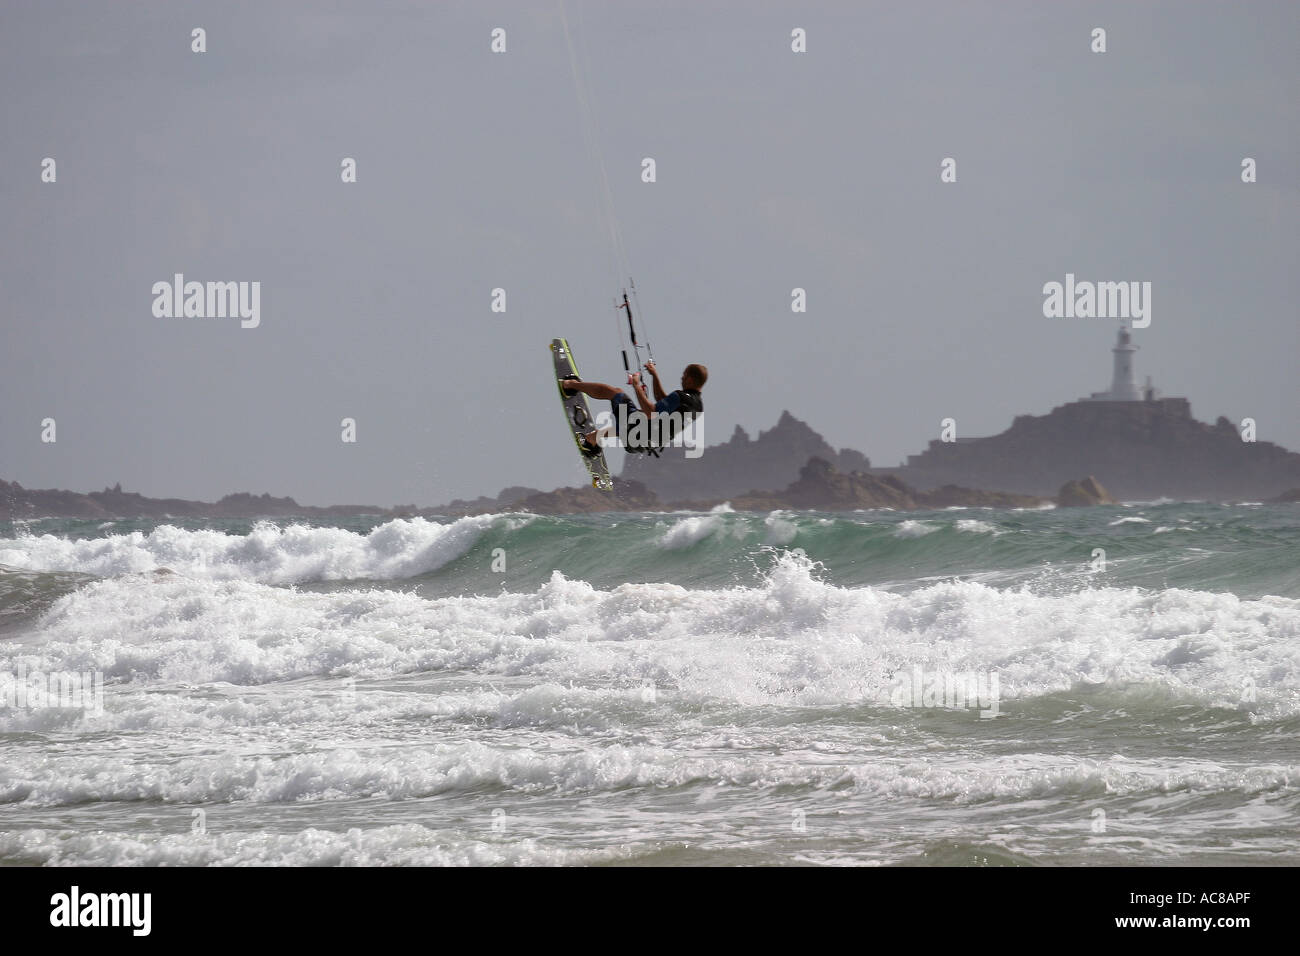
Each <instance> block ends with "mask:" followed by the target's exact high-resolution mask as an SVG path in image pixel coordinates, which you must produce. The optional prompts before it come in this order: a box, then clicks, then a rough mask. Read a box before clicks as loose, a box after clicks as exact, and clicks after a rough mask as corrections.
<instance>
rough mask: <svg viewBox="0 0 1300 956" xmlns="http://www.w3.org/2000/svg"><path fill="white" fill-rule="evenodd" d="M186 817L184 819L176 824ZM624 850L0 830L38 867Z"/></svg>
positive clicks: (422, 859)
mask: <svg viewBox="0 0 1300 956" xmlns="http://www.w3.org/2000/svg"><path fill="white" fill-rule="evenodd" d="M178 816H180V812H179V811H178ZM188 819H189V818H188V816H184V817H182V822H187V821H188ZM187 828H188V827H187ZM628 855H629V854H628V851H627V850H624V849H621V848H611V849H609V850H599V851H597V850H572V849H563V848H559V847H551V846H548V845H547V844H546V843H545V842H542V841H538V840H535V839H515V838H507V837H502V838H500V839H497V840H488V839H484V838H483V837H481V836H479V835H477V834H472V833H466V832H464V831H447V830H433V829H430V828H428V827H425V826H421V825H419V824H400V825H395V826H379V827H371V828H367V829H359V828H355V827H354V828H351V829H348V830H347V831H345V832H342V833H338V832H332V831H329V830H318V829H307V830H302V831H296V832H292V833H277V832H271V831H268V830H258V831H252V832H249V831H234V832H228V831H217V832H209V833H205V834H196V833H189V832H183V833H149V834H140V833H117V832H112V831H104V830H97V831H95V832H91V833H87V832H84V831H83V832H78V831H71V830H67V831H59V830H36V829H33V830H22V831H18V832H10V833H0V860H3V861H5V862H8V863H26V864H28V865H30V864H39V865H44V866H503V865H504V866H512V865H513V866H560V865H578V866H581V865H587V864H592V863H600V862H607V861H613V860H618V859H622V858H624V857H626V856H628Z"/></svg>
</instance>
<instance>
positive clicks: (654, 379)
mask: <svg viewBox="0 0 1300 956" xmlns="http://www.w3.org/2000/svg"><path fill="white" fill-rule="evenodd" d="M645 370H646V371H647V372H649V373H650V380H651V384H652V385H654V391H655V401H656V402H661V401H663V400H664V399H665V398H667V397H668V393H667V392H665V391H664V386H663V383H662V382H660V381H659V370H658V369H657V368H655V363H654V361H653V360H652V361H649V362H646V363H645Z"/></svg>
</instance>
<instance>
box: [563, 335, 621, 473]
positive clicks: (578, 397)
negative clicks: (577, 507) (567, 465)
mask: <svg viewBox="0 0 1300 956" xmlns="http://www.w3.org/2000/svg"><path fill="white" fill-rule="evenodd" d="M551 358H552V359H553V360H554V362H555V387H556V388H557V389H558V390H559V392H560V401H561V402H562V403H563V404H564V420H565V421H566V422H568V424H569V432H570V433H571V434H572V435H573V443H574V444H575V445H576V446H577V447H578V455H579V456H580V457H581V458H582V463H583V465H584V466H586V469H587V473H588V474H590V475H591V487H593V488H599V489H600V490H601V491H611V490H612V489H613V487H614V479H613V478H611V477H610V476H609V466H608V465H607V464H605V453H604V452H603V451H602V452H601V453H600V454H599V455H593V456H591V457H588V456H586V455H584V454H583V453H582V436H583V435H585V434H587V433H588V432H589V431H591V430H592V429H594V428H595V427H596V420H595V419H594V418H592V417H591V410H590V409H589V408H588V407H587V396H586V395H584V394H582V392H574V393H573V394H572V395H565V394H564V387H563V386H562V385H560V380H561V379H563V378H564V376H566V375H577V374H578V366H577V363H575V362H574V361H573V352H572V350H571V349H570V348H569V343H568V342H567V341H566V340H564V339H551Z"/></svg>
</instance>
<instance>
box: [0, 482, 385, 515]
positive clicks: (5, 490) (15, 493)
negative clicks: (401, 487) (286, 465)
mask: <svg viewBox="0 0 1300 956" xmlns="http://www.w3.org/2000/svg"><path fill="white" fill-rule="evenodd" d="M385 513H387V509H385V508H378V507H374V506H371V505H332V506H330V507H328V508H317V507H314V506H312V505H300V504H298V502H296V501H294V500H293V499H292V498H272V497H271V496H270V495H267V494H264V495H251V494H249V493H248V492H239V493H237V494H233V495H226V496H225V497H224V498H222V499H221V500H220V501H216V502H206V501H186V500H184V499H182V498H146V497H145V496H144V495H141V494H138V493H136V492H133V491H123V490H122V486H121V485H115V486H114V487H112V488H105V489H104V490H103V491H92V492H90V494H84V495H83V494H79V493H78V492H75V491H59V490H55V489H29V488H24V487H23V486H22V485H20V484H18V482H16V481H0V519H6V518H7V519H14V518H46V517H57V518H281V517H293V516H302V517H309V518H310V517H339V516H341V515H355V514H385Z"/></svg>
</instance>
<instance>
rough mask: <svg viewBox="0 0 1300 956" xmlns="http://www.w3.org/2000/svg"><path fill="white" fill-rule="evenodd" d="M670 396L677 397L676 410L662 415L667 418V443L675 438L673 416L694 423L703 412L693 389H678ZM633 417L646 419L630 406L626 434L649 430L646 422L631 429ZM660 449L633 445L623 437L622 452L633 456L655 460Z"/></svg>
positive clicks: (674, 420) (675, 424) (658, 447)
mask: <svg viewBox="0 0 1300 956" xmlns="http://www.w3.org/2000/svg"><path fill="white" fill-rule="evenodd" d="M671 394H673V395H676V396H678V402H677V408H676V409H675V410H674V411H672V412H664V413H662V414H665V415H667V416H668V419H667V422H666V425H667V429H668V436H667V441H668V442H671V441H672V440H673V439H674V438H676V437H677V418H676V417H675V416H677V415H680V416H681V417H682V419H683V420H689V421H692V422H693V421H695V418H696V417H697V416H698V415H701V414H703V412H704V401H703V400H702V399H701V398H700V393H699V392H697V391H695V390H694V389H690V390H687V389H682V388H679V389H676V390H675V391H673V392H672V393H671ZM633 415H639V416H641V418H642V419H645V418H647V416H646V413H645V412H643V411H641V410H640V409H639V408H636V407H635V406H632V407H631V408H630V409H629V410H628V413H627V423H628V432H629V433H631V432H633V431H637V432H645V431H648V430H649V428H648V424H649V423H648V422H647V423H646V424H645V425H641V426H640V427H637V428H633V426H632V421H633V419H632V416H633ZM660 437H663V435H662V432H661V433H660ZM662 447H663V446H662V445H658V446H657V445H654V444H650V443H646V444H641V443H637V444H633V443H632V442H631V441H629V440H628V436H626V435H624V436H623V450H624V451H626V452H629V453H631V454H634V455H653V456H654V457H655V458H658V457H659V450H660V448H662Z"/></svg>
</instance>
